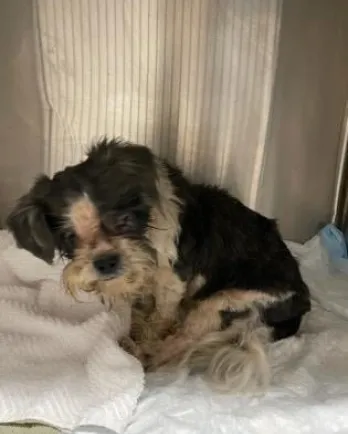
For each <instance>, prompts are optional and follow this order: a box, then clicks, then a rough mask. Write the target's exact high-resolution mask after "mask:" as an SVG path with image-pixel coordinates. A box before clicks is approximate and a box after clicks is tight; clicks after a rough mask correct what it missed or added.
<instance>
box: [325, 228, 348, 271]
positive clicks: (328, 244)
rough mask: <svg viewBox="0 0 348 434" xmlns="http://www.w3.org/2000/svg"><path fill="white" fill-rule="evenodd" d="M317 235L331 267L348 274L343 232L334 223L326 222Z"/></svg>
mask: <svg viewBox="0 0 348 434" xmlns="http://www.w3.org/2000/svg"><path fill="white" fill-rule="evenodd" d="M319 237H320V241H321V244H322V246H323V247H324V248H325V250H326V251H327V254H328V256H329V261H330V264H331V265H332V267H333V268H335V269H336V270H339V271H341V272H343V273H346V274H348V249H347V244H346V240H345V237H344V234H343V233H342V232H341V231H340V230H339V229H338V228H337V227H336V226H335V225H333V224H328V225H326V226H325V227H324V228H323V229H322V230H321V231H320V232H319Z"/></svg>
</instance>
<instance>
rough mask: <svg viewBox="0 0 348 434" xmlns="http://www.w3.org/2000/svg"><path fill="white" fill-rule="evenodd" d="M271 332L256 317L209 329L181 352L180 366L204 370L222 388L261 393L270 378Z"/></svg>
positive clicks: (198, 371)
mask: <svg viewBox="0 0 348 434" xmlns="http://www.w3.org/2000/svg"><path fill="white" fill-rule="evenodd" d="M269 338H270V332H269V330H268V329H267V328H266V327H265V326H263V325H261V324H260V323H259V322H258V321H257V323H256V322H255V319H250V318H249V319H248V320H242V321H239V320H238V321H235V322H234V324H233V325H232V326H231V327H229V328H228V329H226V330H224V331H219V332H213V333H209V334H207V335H206V336H204V337H203V338H202V339H201V340H199V341H198V342H196V343H195V344H194V345H193V346H192V347H191V348H190V349H189V350H188V351H186V352H185V353H184V354H182V355H181V357H180V360H179V361H177V362H179V367H185V368H188V369H189V371H190V372H192V373H194V372H196V373H201V374H204V376H205V378H206V380H207V381H208V382H209V383H210V384H211V386H212V387H213V388H215V389H217V390H219V391H220V392H235V393H244V392H247V393H255V392H256V393H260V392H262V391H264V390H265V389H266V387H267V386H268V384H269V381H270V365H269V361H268V355H267V346H268V345H267V344H268V342H269Z"/></svg>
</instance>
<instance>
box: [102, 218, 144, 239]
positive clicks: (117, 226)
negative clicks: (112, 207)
mask: <svg viewBox="0 0 348 434" xmlns="http://www.w3.org/2000/svg"><path fill="white" fill-rule="evenodd" d="M103 226H104V229H105V230H106V231H107V232H111V233H113V234H116V235H126V236H131V235H132V233H133V232H134V231H135V229H136V223H135V218H134V216H133V215H132V214H131V213H117V214H114V215H112V216H109V218H108V219H106V220H105V221H104V222H103Z"/></svg>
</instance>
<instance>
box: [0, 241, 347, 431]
mask: <svg viewBox="0 0 348 434" xmlns="http://www.w3.org/2000/svg"><path fill="white" fill-rule="evenodd" d="M0 234H1V233H0ZM0 241H1V243H0V244H2V245H0V252H2V254H0V277H1V282H2V283H3V285H2V286H0V300H2V301H1V307H0V309H1V311H0V331H1V333H2V336H1V337H0V351H1V360H0V422H5V421H7V422H9V421H16V420H23V419H36V420H41V421H45V422H48V423H50V424H53V425H56V426H60V427H63V428H70V429H71V428H73V427H78V426H80V430H81V429H82V428H81V425H86V424H93V425H98V426H99V427H103V426H104V427H107V428H111V429H113V430H115V431H118V432H125V434H162V433H163V434H164V433H166V434H181V433H182V434H220V433H233V434H279V433H281V434H300V433H309V434H311V433H316V434H329V433H342V434H343V433H348V411H347V409H348V278H347V276H344V275H338V274H336V275H333V274H331V273H330V271H329V268H328V266H327V261H326V259H325V256H324V255H323V252H322V250H321V248H320V245H319V241H318V238H315V239H314V240H312V241H311V242H309V243H307V244H306V245H305V246H299V245H295V244H291V249H292V251H293V252H294V253H295V254H296V255H297V256H298V258H299V260H300V263H301V269H302V273H303V275H304V278H305V280H306V281H307V282H308V284H309V285H310V287H311V290H312V294H313V304H314V308H313V312H312V313H311V314H310V315H309V316H308V317H307V320H306V321H305V324H304V326H303V329H302V334H301V335H300V336H299V337H293V338H290V339H288V340H286V341H283V342H279V343H277V344H275V345H274V346H273V348H272V351H271V360H272V364H273V365H274V375H273V384H272V387H271V389H270V390H269V392H268V393H267V394H266V396H263V397H245V396H244V397H240V396H239V397H236V396H229V395H219V394H216V393H214V392H212V391H211V390H210V389H209V388H208V387H207V386H206V385H205V384H204V383H203V381H202V380H200V379H199V378H190V379H187V378H185V377H183V378H181V379H178V380H177V381H175V382H172V383H170V382H169V381H168V377H161V376H158V375H156V376H153V377H150V378H148V382H147V385H146V387H145V390H144V392H143V393H142V395H141V397H140V400H139V403H138V405H137V406H136V401H137V397H138V395H139V393H140V392H141V389H142V380H143V377H142V371H141V368H140V366H139V365H138V364H137V362H136V361H135V360H134V359H133V358H132V357H130V356H127V355H125V354H124V353H123V352H122V351H121V350H120V349H119V348H118V346H117V345H116V343H115V337H116V336H117V335H118V334H119V333H121V331H122V328H123V327H126V325H127V321H128V319H127V318H125V319H124V320H123V321H121V319H120V318H118V317H114V318H111V317H110V315H109V314H106V313H105V312H103V309H102V307H101V306H100V304H99V303H95V302H94V303H92V302H91V303H88V304H81V303H73V302H72V301H71V300H70V298H69V297H68V298H66V297H65V296H64V294H63V293H62V292H61V291H60V290H59V285H58V284H57V281H59V274H60V270H61V267H59V266H58V267H53V268H51V267H48V266H45V265H44V264H42V263H41V262H40V261H37V260H36V259H34V258H32V257H31V256H30V255H29V254H27V253H26V252H23V251H20V250H18V249H16V248H14V247H13V246H11V245H10V244H11V238H10V237H8V236H5V234H3V235H2V237H0ZM19 280H21V281H22V282H25V286H23V285H24V283H22V284H20V283H19ZM9 283H11V284H12V286H9ZM20 285H22V286H20ZM43 312H45V316H43ZM125 316H126V317H127V314H126V315H125ZM52 317H54V318H56V319H55V320H53V319H52ZM57 318H59V319H57ZM112 324H113V326H112ZM135 406H136V410H135V412H134V414H133V415H131V414H132V411H133V409H134V407H135ZM126 425H127V426H126ZM92 429H93V430H94V431H98V428H97V427H93V428H92ZM124 429H125V431H124ZM90 430H91V427H90V428H89V432H90ZM86 431H87V429H86ZM99 432H101V433H104V432H105V431H103V430H102V429H99Z"/></svg>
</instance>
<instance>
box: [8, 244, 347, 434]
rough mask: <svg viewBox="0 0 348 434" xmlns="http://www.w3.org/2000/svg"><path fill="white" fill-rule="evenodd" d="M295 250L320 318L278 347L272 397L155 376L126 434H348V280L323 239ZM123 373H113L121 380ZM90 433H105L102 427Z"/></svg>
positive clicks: (314, 315) (314, 316) (314, 314)
mask: <svg viewBox="0 0 348 434" xmlns="http://www.w3.org/2000/svg"><path fill="white" fill-rule="evenodd" d="M290 246H291V249H292V250H293V252H294V253H295V254H296V255H297V256H298V258H299V260H300V263H301V268H302V272H303V276H304V278H305V280H306V281H307V282H308V284H309V285H310V287H311V290H312V294H313V311H312V313H311V314H310V315H309V316H308V317H307V319H306V321H305V323H304V325H303V328H302V332H301V335H300V336H299V337H294V338H291V339H288V340H286V341H284V342H279V343H277V344H274V345H273V347H272V349H271V360H272V364H273V384H272V387H271V389H270V390H269V391H268V393H267V394H266V395H265V396H262V397H261V396H260V397H248V396H244V397H235V396H229V395H219V394H216V393H214V392H212V391H211V390H210V389H209V388H208V387H207V386H206V385H205V384H204V382H203V381H202V380H200V379H199V378H190V379H187V378H185V377H184V376H183V377H182V378H181V379H177V380H176V381H175V382H174V383H173V382H170V381H169V379H168V377H162V376H159V375H156V376H152V377H149V378H147V384H146V387H145V390H144V391H143V393H142V394H141V396H140V399H139V402H138V405H137V407H136V409H135V411H134V413H133V415H132V416H131V417H130V423H128V426H126V428H124V429H123V427H122V428H121V430H120V431H118V432H119V433H125V434H145V433H146V434H160V433H167V434H172V433H173V434H174V433H175V434H191V433H192V434H194V433H195V434H198V433H200V434H218V433H233V434H239V433H240V434H252V433H257V434H262V433H265V434H272V433H275V434H288V433H289V434H290V433H291V434H299V433H316V434H326V433H348V357H347V356H348V278H347V276H344V275H332V274H330V272H329V268H328V266H327V263H326V258H325V255H324V254H323V252H322V251H321V248H320V243H319V239H318V238H315V239H313V240H312V241H311V242H309V243H307V244H306V245H305V246H299V245H295V244H291V245H290ZM20 257H21V256H20V255H18V259H19V262H20ZM18 266H20V264H18ZM47 277H49V276H47ZM110 369H111V370H112V368H111V367H110ZM117 370H118V369H117V366H114V372H113V373H112V375H113V376H114V377H115V378H117ZM116 417H117V415H116V413H115V415H114V419H115V418H116ZM112 418H113V416H112V414H109V415H108V420H111V419H112ZM12 420H13V419H12ZM115 420H116V419H115ZM128 420H129V419H128ZM96 422H98V421H96ZM100 422H101V421H100ZM104 426H105V424H104ZM110 426H112V424H109V427H110ZM114 426H116V425H114ZM119 426H120V425H119ZM114 429H115V428H114ZM79 431H80V432H81V429H80V430H79ZM82 431H83V430H82ZM86 432H89V433H90V432H96V433H99V434H105V432H106V431H105V429H102V428H100V427H99V428H98V427H96V426H95V427H89V428H88V430H87V429H86Z"/></svg>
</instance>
